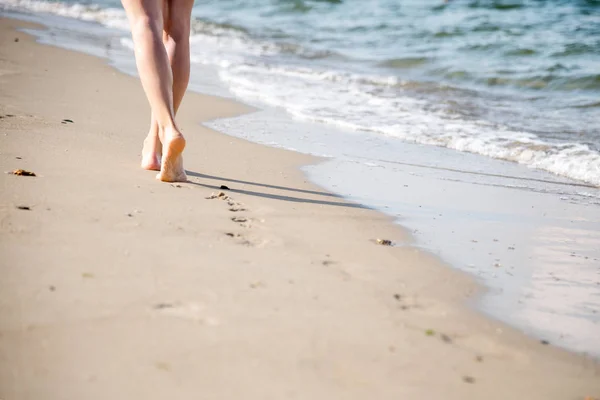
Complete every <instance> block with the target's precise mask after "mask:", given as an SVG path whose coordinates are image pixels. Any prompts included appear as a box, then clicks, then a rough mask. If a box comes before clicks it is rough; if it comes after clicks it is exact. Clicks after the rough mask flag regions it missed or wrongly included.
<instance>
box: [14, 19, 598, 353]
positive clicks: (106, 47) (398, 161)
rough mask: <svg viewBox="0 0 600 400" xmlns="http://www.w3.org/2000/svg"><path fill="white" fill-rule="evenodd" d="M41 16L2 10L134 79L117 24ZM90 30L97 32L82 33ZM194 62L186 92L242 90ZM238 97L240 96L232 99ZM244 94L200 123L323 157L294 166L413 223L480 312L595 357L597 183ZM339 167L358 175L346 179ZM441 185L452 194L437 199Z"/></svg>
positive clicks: (228, 94)
mask: <svg viewBox="0 0 600 400" xmlns="http://www.w3.org/2000/svg"><path fill="white" fill-rule="evenodd" d="M40 15H42V14H40ZM40 15H36V14H13V13H8V16H12V17H14V18H17V19H25V20H28V21H32V22H38V23H40V22H41V23H45V24H46V25H47V29H48V31H45V32H44V33H41V34H40V33H39V32H37V33H36V32H35V31H33V32H30V33H33V34H34V36H35V37H37V38H38V39H37V40H38V41H39V42H40V43H42V44H49V45H52V46H57V47H60V48H67V49H70V50H75V51H80V52H83V53H85V54H91V55H94V56H99V57H101V58H103V59H107V61H108V63H109V65H111V66H114V67H116V68H117V69H118V70H119V71H121V72H125V73H126V74H128V75H130V76H133V77H134V78H136V79H137V75H136V71H135V65H134V63H133V60H132V56H131V53H130V52H129V50H127V49H126V48H123V43H122V42H123V36H122V32H121V33H119V32H118V30H117V31H114V30H111V29H107V28H106V27H102V26H101V25H97V24H95V23H88V22H82V21H78V22H77V21H76V20H72V19H70V18H66V19H65V18H61V17H53V16H51V15H48V14H43V15H44V17H41V16H40ZM45 17H48V19H46V18H45ZM55 18H58V19H55ZM63 24H66V25H65V26H64V30H63ZM73 24H76V25H73ZM90 28H93V30H94V33H93V34H92V35H91V36H90V37H87V36H86V35H85V33H86V32H87V31H88V29H90ZM96 30H98V31H96ZM69 32H70V33H69ZM80 34H83V35H84V38H82V37H81V35H80ZM80 39H81V41H80ZM125 47H127V46H125ZM193 69H194V73H193V74H192V80H191V82H190V88H189V90H190V91H195V92H196V93H201V94H209V95H214V96H217V97H219V98H225V99H233V100H234V101H235V100H236V99H238V97H237V96H236V95H234V93H233V92H232V91H231V90H232V88H231V87H229V86H228V85H223V84H222V82H221V81H222V77H220V76H219V74H220V72H219V70H218V69H214V68H212V67H209V66H203V65H199V64H196V63H194V64H193ZM244 99H245V100H244ZM246 100H248V101H250V99H249V98H247V97H245V96H241V99H240V101H242V102H243V103H246ZM248 104H252V105H253V106H254V107H255V108H256V109H258V111H255V112H254V113H251V114H245V115H243V116H240V117H235V118H233V119H228V118H224V119H217V120H212V121H209V122H207V123H204V126H207V127H209V128H212V129H215V130H217V131H220V132H223V133H226V134H227V135H229V136H233V137H238V138H241V139H245V140H249V141H251V142H254V143H259V144H266V145H267V146H270V147H275V148H284V149H289V150H292V151H295V152H300V153H304V154H309V155H314V156H316V157H321V158H323V157H324V158H325V159H326V160H327V161H325V162H323V163H319V164H314V165H310V166H307V167H303V168H302V170H303V171H304V172H305V173H306V176H308V177H309V179H310V180H311V181H312V182H313V183H316V184H317V186H319V187H321V188H326V189H327V190H330V191H331V192H333V193H336V194H338V195H341V196H342V197H343V198H345V199H351V200H353V201H355V202H357V203H359V204H363V205H366V206H367V207H369V208H371V209H375V210H378V211H380V212H383V213H384V214H386V215H388V216H390V217H391V218H393V219H394V222H395V223H397V224H399V225H401V226H403V227H404V228H407V230H409V231H410V232H411V235H412V236H413V237H414V238H415V240H416V244H415V245H416V246H418V247H420V248H422V249H424V250H425V251H427V252H428V253H430V254H436V255H437V256H438V257H440V258H441V259H443V260H444V263H445V264H450V265H451V266H452V267H453V268H455V269H458V270H460V271H463V272H466V273H468V275H469V276H471V277H474V279H475V280H477V281H478V282H479V283H480V284H482V285H483V286H485V287H486V288H487V290H486V292H485V295H484V296H482V297H481V299H480V300H479V301H478V302H477V304H476V307H477V309H478V311H480V312H483V313H484V314H485V315H487V316H489V317H491V318H493V319H495V320H498V321H502V322H504V323H507V324H509V325H510V326H512V327H514V328H516V329H518V330H521V331H523V332H525V333H527V334H528V335H530V336H533V337H536V338H538V339H540V340H545V341H549V342H551V343H553V344H555V345H558V346H559V347H562V348H565V349H567V350H569V351H574V352H577V353H587V354H588V355H590V356H592V357H595V358H596V359H598V358H599V357H600V347H599V346H598V345H597V343H596V339H595V338H596V337H598V336H600V320H598V318H597V312H598V311H597V310H600V299H598V300H596V297H597V296H596V290H595V289H596V288H595V286H593V283H594V282H596V284H599V285H600V282H597V274H596V264H597V262H598V261H600V248H597V249H594V246H593V243H594V242H600V208H599V207H597V206H598V205H600V203H599V202H598V199H600V191H598V190H595V189H593V188H587V187H585V188H584V189H583V190H585V192H581V188H582V187H581V186H579V185H571V184H570V181H568V180H566V179H562V178H559V177H557V176H554V175H552V174H549V173H545V172H542V171H536V170H530V169H528V168H525V167H523V166H521V165H519V164H516V163H510V162H506V161H504V162H502V161H499V160H493V159H490V158H487V157H484V156H479V155H474V154H468V153H460V152H458V153H457V152H455V151H453V150H449V149H445V148H438V147H435V146H424V145H418V144H411V143H403V142H400V141H398V140H388V139H386V138H385V137H381V136H380V135H368V134H366V135H365V134H360V135H359V136H360V138H358V137H357V138H356V139H354V140H353V139H351V137H352V136H353V135H355V134H353V133H352V132H344V131H340V130H338V129H336V128H335V127H333V128H332V127H330V126H328V125H327V124H325V125H324V124H318V123H305V122H301V121H297V120H296V119H295V118H291V117H290V116H289V115H288V114H287V112H285V111H284V112H281V111H277V110H275V109H272V108H271V107H269V106H268V105H266V104H262V103H260V102H255V101H250V103H248ZM348 133H350V135H348ZM340 145H341V146H340ZM357 145H358V147H357ZM365 145H366V146H365ZM323 149H326V151H325V152H323ZM384 149H385V151H384ZM424 160H427V161H426V162H425V163H423V161H424ZM361 166H362V167H361ZM390 172H391V173H390ZM347 176H353V177H355V179H352V182H348V181H349V180H348V179H347ZM356 178H358V179H356ZM415 178H417V179H415ZM390 182H401V183H402V185H399V186H398V187H394V185H390V184H389V183H390ZM478 187H479V189H478ZM486 187H487V189H486ZM407 188H409V189H407ZM382 189H384V190H383V191H382ZM590 190H591V192H589V191H590ZM466 193H469V194H468V195H467V194H466ZM453 194H458V196H455V195H453ZM449 195H450V197H449V198H450V199H451V200H450V201H445V200H442V199H446V198H448V196H449ZM429 199H434V201H433V202H432V201H430V200H429ZM435 199H438V200H435ZM477 199H480V200H479V201H477ZM465 202H466V203H465ZM467 204H468V206H467ZM482 205H489V206H487V207H486V206H483V207H482ZM490 221H495V223H492V224H491V225H490ZM459 226H460V229H455V228H456V227H459ZM492 234H493V236H491V235H492ZM538 238H539V239H538ZM542 238H543V239H542ZM482 239H483V240H482ZM474 243H478V244H477V245H474ZM586 243H587V244H586ZM404 244H406V243H403V245H404ZM549 254H552V256H550V257H549V256H548V255H549ZM573 257H575V258H573ZM561 282H562V283H561ZM567 282H568V283H569V289H565V286H564V285H565V283H567ZM589 282H592V286H590V285H588V284H587V283H589ZM550 304H551V306H549V305H550Z"/></svg>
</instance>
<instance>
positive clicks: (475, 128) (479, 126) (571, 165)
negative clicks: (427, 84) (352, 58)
mask: <svg viewBox="0 0 600 400" xmlns="http://www.w3.org/2000/svg"><path fill="white" fill-rule="evenodd" d="M221 79H222V80H223V81H224V82H226V83H227V84H228V86H229V88H230V90H232V91H233V92H234V93H235V94H236V95H238V96H239V97H241V98H243V99H245V100H247V101H250V102H252V101H257V102H259V103H262V104H267V105H270V106H273V107H278V108H283V109H285V110H286V111H287V112H288V113H290V114H291V115H292V116H293V117H295V118H297V119H299V120H303V121H311V122H318V123H325V124H330V125H335V126H338V127H340V128H343V129H350V130H354V131H366V132H373V133H376V134H384V135H387V136H390V137H394V138H398V139H401V140H403V141H407V142H413V143H420V144H426V145H434V146H440V147H446V148H450V149H454V150H457V151H462V152H470V153H476V154H481V155H484V156H488V157H492V158H496V159H500V160H506V161H512V162H517V163H520V164H523V165H527V166H529V167H531V168H536V169H541V170H545V171H548V172H552V173H554V174H557V175H561V176H564V177H568V178H572V179H575V180H579V181H582V182H586V183H589V184H591V185H595V186H600V153H598V152H596V151H594V150H593V149H591V148H590V147H589V146H588V145H586V144H582V143H554V142H549V141H545V140H542V139H541V138H539V137H538V136H536V135H535V134H532V133H528V132H523V131H515V130H511V129H509V128H508V127H506V126H502V125H499V124H492V123H489V122H487V121H483V120H468V119H464V118H462V116H461V115H455V114H449V113H446V112H444V111H435V110H432V108H431V107H430V105H429V104H428V102H427V101H425V100H419V99H415V98H411V97H407V96H399V95H398V93H397V92H394V93H393V94H392V93H389V95H386V93H382V92H380V91H378V90H374V88H373V85H372V84H371V82H376V83H381V82H378V81H377V80H374V79H372V77H368V76H360V75H356V74H348V73H336V72H335V71H328V72H318V73H317V72H315V71H307V70H300V71H298V70H288V69H285V68H282V67H279V68H270V67H267V66H264V65H263V66H261V65H254V66H248V65H245V66H240V67H235V66H231V67H230V68H227V69H224V70H222V71H221ZM387 83H388V84H394V82H387ZM396 84H397V82H396ZM392 86H393V85H392ZM390 89H393V87H391V88H390Z"/></svg>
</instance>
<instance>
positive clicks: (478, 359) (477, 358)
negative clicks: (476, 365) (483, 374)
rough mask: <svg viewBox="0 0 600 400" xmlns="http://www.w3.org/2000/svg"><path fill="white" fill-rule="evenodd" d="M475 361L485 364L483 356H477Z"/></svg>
mask: <svg viewBox="0 0 600 400" xmlns="http://www.w3.org/2000/svg"><path fill="white" fill-rule="evenodd" d="M475 361H477V362H483V357H482V356H475Z"/></svg>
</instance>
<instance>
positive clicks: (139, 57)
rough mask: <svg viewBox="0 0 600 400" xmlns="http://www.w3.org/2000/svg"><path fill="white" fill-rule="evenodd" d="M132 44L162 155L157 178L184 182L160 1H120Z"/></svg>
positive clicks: (180, 136) (179, 137)
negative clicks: (155, 122)
mask: <svg viewBox="0 0 600 400" xmlns="http://www.w3.org/2000/svg"><path fill="white" fill-rule="evenodd" d="M123 6H124V7H125V11H126V12H127V17H128V19H129V24H130V26H131V33H132V36H133V42H134V47H135V59H136V63H137V67H138V72H139V74H140V79H141V81H142V86H143V87H144V91H145V92H146V97H147V98H148V102H149V103H150V107H151V108H152V115H153V116H154V118H155V119H156V121H157V123H158V127H159V137H160V141H161V143H162V149H163V156H162V160H161V171H160V173H159V174H158V176H157V178H158V179H160V180H163V181H169V182H174V181H185V180H186V176H185V170H184V169H183V159H182V156H181V153H182V152H183V149H184V147H185V139H184V137H183V135H182V134H181V132H179V129H177V126H176V125H175V112H174V107H173V76H172V72H171V66H170V64H169V58H168V55H167V51H166V49H165V46H164V44H163V42H162V34H163V10H162V3H161V1H160V0H123Z"/></svg>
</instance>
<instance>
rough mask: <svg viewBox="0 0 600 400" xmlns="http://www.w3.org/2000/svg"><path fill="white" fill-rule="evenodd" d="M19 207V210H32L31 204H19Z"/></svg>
mask: <svg viewBox="0 0 600 400" xmlns="http://www.w3.org/2000/svg"><path fill="white" fill-rule="evenodd" d="M17 208H18V209H19V210H26V211H29V210H31V208H29V206H17Z"/></svg>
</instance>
